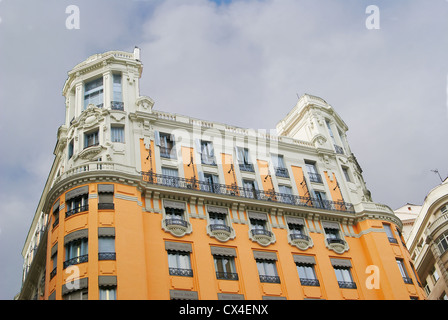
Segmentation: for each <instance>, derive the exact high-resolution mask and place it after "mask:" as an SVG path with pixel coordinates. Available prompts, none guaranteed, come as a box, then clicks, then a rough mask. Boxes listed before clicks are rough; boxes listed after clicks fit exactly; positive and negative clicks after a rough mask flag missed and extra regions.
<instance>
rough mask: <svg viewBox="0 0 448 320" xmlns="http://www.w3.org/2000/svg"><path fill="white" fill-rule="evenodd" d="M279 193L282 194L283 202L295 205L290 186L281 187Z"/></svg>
mask: <svg viewBox="0 0 448 320" xmlns="http://www.w3.org/2000/svg"><path fill="white" fill-rule="evenodd" d="M278 191H279V193H280V199H281V202H284V203H290V204H294V196H293V194H292V188H291V187H290V186H285V185H279V186H278Z"/></svg>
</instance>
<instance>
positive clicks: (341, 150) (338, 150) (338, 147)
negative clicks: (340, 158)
mask: <svg viewBox="0 0 448 320" xmlns="http://www.w3.org/2000/svg"><path fill="white" fill-rule="evenodd" d="M334 150H336V153H339V154H345V152H344V149H343V148H342V147H340V146H338V145H337V144H335V145H334Z"/></svg>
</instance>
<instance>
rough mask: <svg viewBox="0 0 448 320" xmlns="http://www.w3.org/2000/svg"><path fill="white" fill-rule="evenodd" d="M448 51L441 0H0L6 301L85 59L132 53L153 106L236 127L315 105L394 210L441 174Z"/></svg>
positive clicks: (270, 123) (2, 281)
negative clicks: (327, 114) (66, 88)
mask: <svg viewBox="0 0 448 320" xmlns="http://www.w3.org/2000/svg"><path fill="white" fill-rule="evenodd" d="M370 5H375V6H376V9H375V10H374V11H372V10H367V9H368V7H369V6H370ZM70 6H76V8H78V9H79V15H77V17H79V20H74V19H73V18H74V17H75V16H73V11H71V10H67V9H68V8H69V7H70ZM78 22H79V24H78ZM447 40H448V1H446V0H432V1H427V0H426V1H425V0H406V1H404V0H396V1H381V0H369V1H364V0H221V1H218V0H217V1H211V0H90V1H87V0H86V1H77V0H0V58H1V59H0V149H1V156H0V257H1V258H0V273H1V274H2V275H3V276H2V277H1V278H0V299H1V300H9V299H13V297H14V295H16V294H17V293H18V292H19V291H20V287H21V275H22V263H23V260H22V256H21V251H22V248H23V245H24V242H25V239H26V236H27V233H28V230H29V226H30V224H31V221H32V219H33V216H34V214H35V211H36V209H37V206H38V202H39V199H40V197H41V194H42V190H43V188H44V185H45V182H46V179H47V177H48V174H49V171H50V168H51V165H52V162H53V159H54V155H53V150H54V147H55V144H56V134H57V129H58V127H59V126H60V125H62V124H63V122H64V120H65V99H64V97H63V96H62V88H63V85H64V82H65V80H66V79H67V72H68V71H70V70H71V69H72V68H73V67H74V66H75V65H76V64H78V63H80V62H82V61H84V60H85V59H86V58H88V57H89V56H90V55H93V54H96V53H102V52H106V51H111V50H122V51H128V52H132V51H133V49H134V47H135V46H138V47H139V48H141V60H142V62H143V65H144V69H143V74H142V78H141V82H140V93H141V95H145V96H149V97H151V98H152V99H154V101H155V105H154V108H155V109H157V110H162V111H166V112H171V113H178V114H183V115H188V116H191V117H194V118H199V119H204V120H210V121H216V122H220V123H226V124H231V125H235V126H239V127H244V128H252V129H256V130H258V129H266V130H271V129H274V128H275V125H276V124H277V122H278V121H279V120H281V119H282V118H283V117H284V116H286V114H287V113H288V112H289V111H290V110H291V109H292V108H293V107H294V106H295V105H296V103H297V96H298V95H299V96H301V95H303V94H304V93H308V94H312V95H316V96H319V97H321V98H323V99H324V100H326V101H327V102H328V103H329V104H330V105H332V106H333V108H334V109H335V110H336V112H337V113H338V114H339V115H340V116H341V117H342V119H343V120H344V121H345V123H346V124H347V125H348V127H349V131H348V132H347V136H348V140H349V143H350V147H351V150H352V152H353V153H354V154H355V156H356V157H357V159H358V162H359V163H360V165H361V167H362V169H363V171H364V172H363V176H364V179H365V181H366V183H367V187H368V189H369V190H370V191H371V193H372V197H373V200H374V201H375V202H378V203H383V204H386V205H388V206H390V207H391V208H392V209H397V208H399V207H401V206H403V205H405V204H406V203H413V204H422V203H423V201H424V198H425V196H426V195H427V194H428V192H429V191H430V190H431V189H432V188H434V187H435V186H437V185H438V184H439V183H440V182H441V181H440V178H439V176H438V175H437V174H436V173H434V172H432V171H431V170H435V169H437V170H438V171H439V173H440V175H441V176H442V178H445V177H447V176H448V166H447V159H448V148H447V142H446V141H447V137H448V125H447V123H448V83H447V82H448V43H447Z"/></svg>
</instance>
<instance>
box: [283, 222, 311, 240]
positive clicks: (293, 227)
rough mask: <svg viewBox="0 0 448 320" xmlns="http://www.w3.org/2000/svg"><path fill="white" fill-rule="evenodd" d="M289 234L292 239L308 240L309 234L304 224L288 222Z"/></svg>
mask: <svg viewBox="0 0 448 320" xmlns="http://www.w3.org/2000/svg"><path fill="white" fill-rule="evenodd" d="M288 228H289V236H290V237H291V240H296V239H303V240H308V239H309V238H308V236H307V235H306V234H305V230H304V226H303V225H300V224H296V223H288Z"/></svg>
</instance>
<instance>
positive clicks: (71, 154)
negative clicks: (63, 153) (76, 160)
mask: <svg viewBox="0 0 448 320" xmlns="http://www.w3.org/2000/svg"><path fill="white" fill-rule="evenodd" d="M73 150H74V144H73V140H71V141H70V143H69V144H68V150H67V153H68V158H69V159H71V158H72V157H73Z"/></svg>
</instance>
